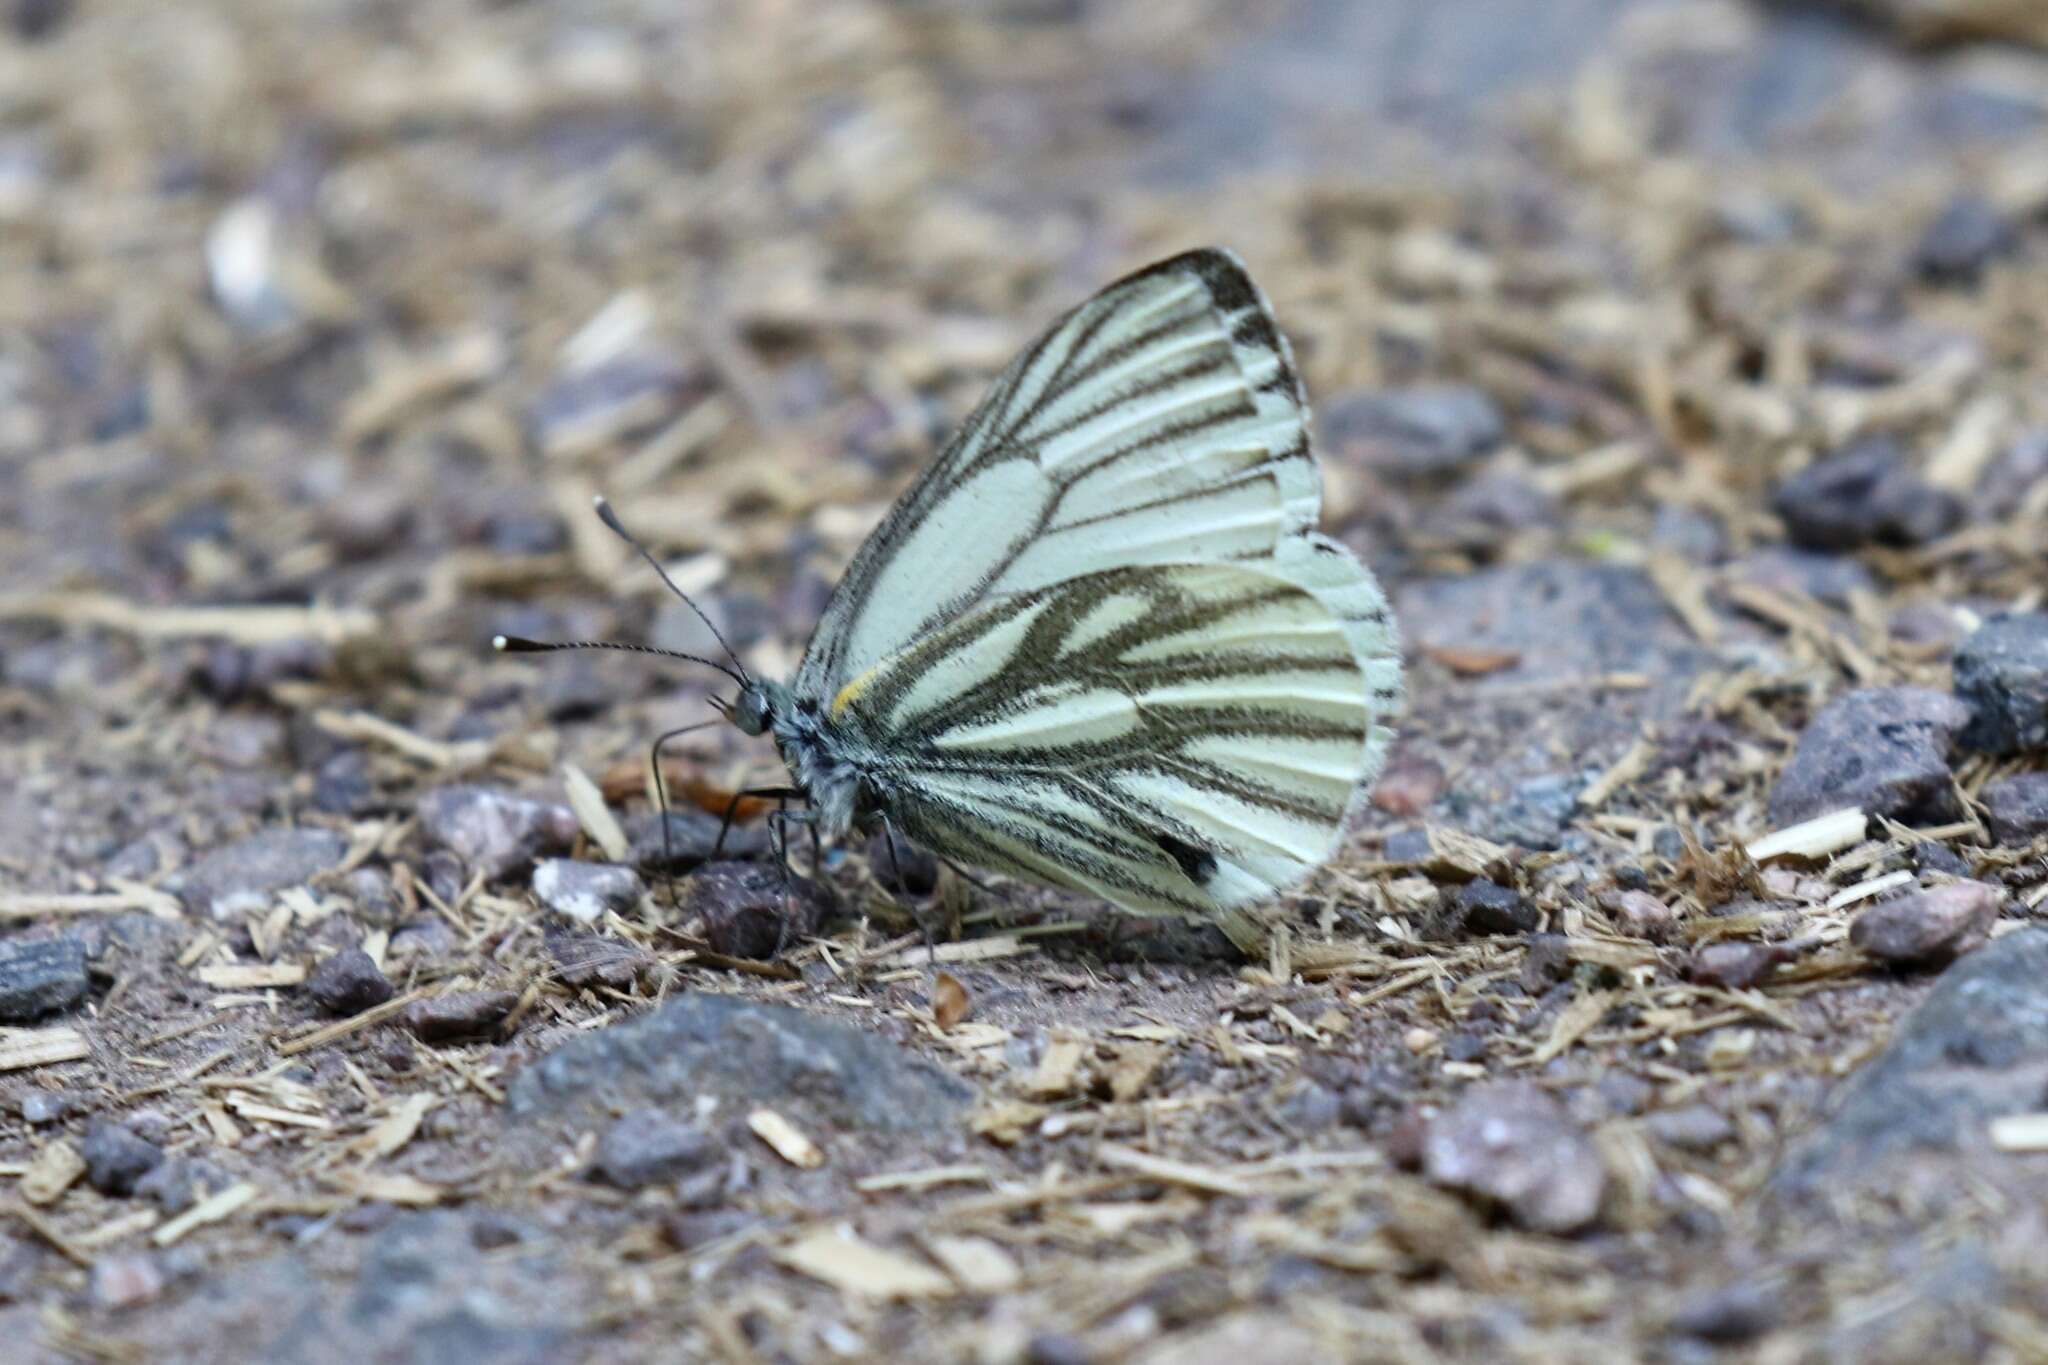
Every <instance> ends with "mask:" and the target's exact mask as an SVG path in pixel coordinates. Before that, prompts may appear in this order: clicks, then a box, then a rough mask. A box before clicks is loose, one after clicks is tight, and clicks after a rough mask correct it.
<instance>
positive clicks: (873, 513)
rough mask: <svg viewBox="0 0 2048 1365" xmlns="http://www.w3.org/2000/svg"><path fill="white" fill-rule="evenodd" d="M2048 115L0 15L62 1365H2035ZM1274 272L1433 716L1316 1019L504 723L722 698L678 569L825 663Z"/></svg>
mask: <svg viewBox="0 0 2048 1365" xmlns="http://www.w3.org/2000/svg"><path fill="white" fill-rule="evenodd" d="M2043 43H2048V34H2044V33H2043V31H2042V29H2041V26H2040V21H2039V19H2038V16H2037V15H2036V14H2035V13H2034V9H2033V7H2031V6H2028V5H2024V4H2019V3H2000V0H1864V2H1863V3H1858V4H1847V5H1839V6H1815V5H1805V4H1792V3H1785V4H1776V5H1767V6H1751V5H1748V4H1744V3H1738V0H1635V2H1634V3H1628V2H1627V0H1569V2H1568V3H1566V2H1564V0H1549V2H1547V3H1539V0H1515V2H1514V3H1479V0H1463V2H1462V3H1458V2H1453V3H1444V0H1435V2H1434V3H1427V4H1425V3H1419V0H1395V2H1393V3H1386V4H1376V5H1370V6H1363V5H1360V6H1351V5H1344V4H1341V3H1336V2H1335V0H1262V3H1257V4H1253V5H1226V4H1222V3H1219V0H1157V2H1156V3H1148V4H1146V5H1144V6H1118V5H1109V4H1091V3H1087V2H1086V0H1069V2H1067V3H1062V2H1061V0H994V2H992V3H984V4H961V3H949V2H948V0H899V2H898V3H882V2H881V0H810V2H809V3H802V4H799V3H796V0H765V2H764V3H759V4H752V5H747V6H723V5H713V4H708V3H691V4H680V5H679V4H673V3H668V4H652V3H638V4H636V3H629V2H628V0H612V2H610V3H591V4H587V5H576V6H570V5H550V4H542V3H528V4H484V3H455V2H454V0H421V3H416V4H412V5H407V6H390V5H380V4H372V3H365V2H363V0H295V2H294V3H291V4H279V3H275V0H272V2H271V3H254V2H253V0H248V2H227V3H220V4H216V5H212V6H203V7H167V6H158V5H150V4H143V3H139V2H138V0H73V2H71V3H66V0H14V3H12V4H11V5H7V6H0V1332H5V1333H6V1338H7V1339H8V1340H9V1341H10V1342H11V1343H15V1346H14V1347H13V1348H12V1351H11V1353H10V1359H15V1358H18V1359H23V1360H27V1361H42V1360H76V1359H83V1360H93V1361H117V1362H118V1361H131V1360H133V1361H141V1360H152V1361H154V1360H169V1361H185V1360H191V1361H199V1360H207V1361H213V1360H230V1359H232V1360H265V1361H289V1360H308V1361H326V1360H347V1361H351V1362H362V1361H380V1362H381V1361H428V1360H432V1361H437V1362H440V1361H461V1360H478V1361H482V1360H491V1361H500V1360H513V1361H517V1360H532V1361H561V1360H591V1361H625V1360H638V1359H723V1360H733V1361H812V1360H833V1359H886V1360H931V1361H956V1360H972V1361H981V1362H991V1363H992V1365H993V1363H996V1362H1035V1363H1038V1365H1052V1363H1053V1362H1071V1361H1088V1362H1127V1361H1128V1362H1146V1363H1156V1362H1166V1361H1174V1362H1186V1361H1193V1362H1203V1361H1230V1360H1237V1359H1245V1358H1258V1359H1311V1358H1313V1359H1372V1360H1399V1361H1435V1360H1463V1359H1472V1360H1529V1361H1547V1360H1553V1359H1588V1358H1591V1359H1662V1360H1671V1361H1691V1360H1709V1359H1720V1358H1730V1359H1755V1360H1764V1361H1780V1360H1786V1361H1789V1360H1804V1359H1852V1360H1859V1361H1861V1360H1899V1361H1912V1362H1924V1361H1928V1360H1960V1359H1980V1358H1981V1359H1992V1360H2011V1361H2025V1360H2039V1359H2043V1358H2048V1272H2044V1270H2043V1268H2042V1265H2041V1259H2040V1255H2039V1248H2040V1246H2041V1245H2043V1239H2044V1237H2048V1227H2044V1226H2043V1214H2042V1210H2044V1209H2048V1062H2044V1060H2043V1059H2044V1058H2048V928H2044V927H2042V926H2041V925H2040V924H2038V923H2037V921H2040V920H2043V919H2048V272H2044V271H2043V270H2042V268H2041V266H2042V262H2043V261H2044V259H2048V48H2044V47H2042V46H2039V45H2040V44H2043ZM2029 44H2035V46H2029ZM1211 241H1213V242H1219V243H1223V244H1227V245H1230V246H1232V247H1234V248H1236V249H1237V250H1238V251H1239V252H1240V253H1241V254H1242V255H1243V256H1244V257H1245V258H1246V259H1247V260H1248V261H1249V263H1250V264H1251V267H1252V269H1253V271H1254V273H1255V275H1256V276H1257V278H1259V279H1260V281H1261V282H1262V283H1263V285H1264V287H1265V288H1266V289H1267V291H1268V292H1269V293H1270V295H1271V296H1272V299H1273V302H1274V306H1275V309H1276V311H1277V313H1278V315H1279V318H1280V320H1281V322H1282V324H1283V325H1284V326H1285V327H1286V329H1287V331H1288V332H1289V335H1290V337H1291V338H1292V339H1293V341H1294V344H1295V348H1296V351H1297V355H1298V357H1299V359H1300V361H1301V365H1302V368H1303V371H1304V374H1305V377H1306V380H1307V383H1308V387H1309V390H1310V393H1311V396H1312V398H1313V401H1314V404H1315V407H1316V410H1317V412H1318V414H1319V424H1320V436H1321V449H1322V454H1323V464H1324V470H1325V485H1326V495H1325V527H1326V529H1327V530H1329V531H1330V532H1331V533H1332V534H1334V535H1337V536H1339V537H1340V538H1341V539H1343V540H1344V541H1346V542H1347V543H1348V544H1350V545H1352V546H1353V547H1354V548H1356V549H1357V550H1358V551H1359V552H1360V553H1361V554H1362V555H1364V556H1365V557H1366V558H1367V559H1368V560H1369V561H1370V562H1371V563H1372V565H1373V566H1374V568H1375V570H1376V571H1377V572H1378V573H1379V574H1380V576H1381V579H1382V581H1383V582H1384V583H1385V585H1386V586H1387V589H1388V591H1389V594H1390V596H1391V597H1392V598H1393V600H1394V603H1395V607H1396V610H1397V613H1398V615H1399V617H1400V620H1401V622H1402V626H1403V631H1404V635H1405V639H1406V645H1407V661H1408V670H1409V681H1410V691H1411V697H1412V701H1411V706H1410V711H1409V714H1408V715H1407V716H1406V717H1405V718H1403V720H1402V722H1401V725H1400V740H1399V742H1398V744H1397V746H1396V748H1395V750H1394V754H1393V758H1392V761H1391V763H1390V766H1389V769H1388V772H1387V774H1386V776H1385V777H1384V778H1383V779H1382V781H1381V782H1380V784H1379V787H1378V789H1377V791H1376V792H1375V795H1374V797H1373V800H1372V802H1371V805H1370V808H1369V809H1368V811H1367V812H1366V813H1365V815H1364V818H1363V820H1362V822H1361V824H1360V827H1359V828H1358V829H1357V830H1356V831H1355V834H1354V837H1353V838H1352V839H1351V841H1350V842H1349V843H1347V845H1346V848H1345V851H1344V852H1343V854H1342V855H1341V856H1340V857H1339V858H1338V859H1337V860H1336V861H1335V862H1334V863H1333V864H1332V866H1331V867H1330V868H1329V869H1328V870H1327V871H1326V872H1324V873H1322V874H1320V875H1319V876H1318V877H1317V878H1316V879H1314V880H1313V881H1312V882H1311V883H1310V884H1309V886H1308V887H1307V888H1306V889H1305V890H1304V891H1303V892H1302V893H1301V894H1299V895H1296V896H1292V897H1290V898H1289V899H1288V900H1287V902H1286V903H1284V904H1282V905H1280V906H1277V907H1275V908H1274V909H1273V911H1272V913H1271V914H1270V915H1268V916H1266V917H1265V920H1264V922H1263V923H1262V924H1261V926H1259V928H1260V932H1259V934H1258V936H1257V938H1256V941H1255V943H1254V946H1253V947H1252V948H1251V949H1250V950H1249V951H1248V950H1247V949H1246V948H1245V947H1243V946H1241V945H1240V943H1238V942H1234V941H1233V940H1232V939H1231V938H1229V937H1226V936H1225V935H1224V934H1223V933H1222V932H1221V931H1220V930H1219V929H1218V928H1217V927H1216V926H1208V925H1181V924H1154V923H1133V922H1128V921H1122V920H1119V919H1117V918H1115V917H1113V916H1111V915H1108V914H1107V913H1105V912H1103V911H1101V910H1100V908H1099V907H1096V906H1093V905H1090V904H1088V903H1086V902H1084V901H1080V900H1077V899H1075V898H1072V897H1063V896H1060V895H1056V894H1054V893H1051V892H1046V891H1041V890H1037V889H1033V888H1029V887H1023V886H1018V885H1015V884H1011V883H1007V882H1002V881H994V882H990V883H988V884H986V885H979V884H974V883H970V882H969V881H967V880H964V879H962V878H960V877H958V876H957V875H955V873H954V872H953V871H952V870H950V869H947V868H944V867H941V866H938V865H935V864H934V863H932V862H931V860H929V859H928V858H924V857H922V856H918V855H913V856H911V857H909V858H907V859H905V860H904V862H903V866H901V867H900V868H899V867H894V866H891V865H890V864H889V862H888V860H887V859H885V858H875V857H872V856H871V850H870V849H868V848H866V847H863V846H860V845H857V844H856V845H854V846H851V847H846V848H838V849H828V850H826V851H825V853H824V856H823V858H822V861H821V863H820V865H819V866H818V867H817V868H815V869H813V868H812V866H811V863H810V860H809V859H808V858H807V857H806V858H800V859H799V864H800V866H801V867H802V869H803V870H805V871H807V872H809V871H815V872H816V876H815V879H813V878H811V877H803V878H800V879H799V880H798V881H797V882H796V883H795V885H794V888H793V890H794V894H793V895H791V896H789V897H787V898H785V896H784V894H783V885H782V879H781V878H780V877H779V876H778V875H777V873H776V872H775V871H774V869H773V866H772V864H770V863H769V862H768V861H767V856H768V855H767V841H766V839H765V836H764V834H763V830H762V825H761V822H760V817H761V816H762V815H763V814H764V813H765V812H764V811H763V810H761V809H754V808H752V807H751V806H743V807H742V809H741V814H742V816H743V817H744V819H743V822H742V823H741V824H739V825H738V826H736V827H735V829H734V830H733V831H732V834H731V836H730V837H728V838H727V839H726V840H725V841H724V844H723V846H722V847H720V846H718V834H719V821H718V819H717V817H716V815H715V814H714V813H713V812H716V811H720V810H722V809H724V807H725V804H726V801H727V799H728V797H729V794H730V793H732V792H735V791H738V790H740V789H742V788H744V787H746V786H748V785H752V784H756V783H759V782H761V781H763V780H774V778H775V777H776V765H775V763H774V757H773V754H772V753H771V752H769V751H768V749H767V746H765V745H763V744H760V743H758V742H749V741H746V740H744V739H743V738H742V737H740V736H739V735H737V734H736V733H733V732H731V731H730V730H729V728H727V727H722V726H721V727H716V728H713V729H708V730H704V731H700V732H697V733H694V734H692V735H689V736H687V737H685V738H683V739H682V740H680V741H678V742H677V743H675V744H674V745H671V746H670V747H669V748H668V749H667V750H666V751H665V752H666V754H667V758H666V759H665V761H664V764H663V770H662V771H663V774H664V776H665V777H666V778H667V779H668V783H669V786H670V788H671V789H672V790H674V791H676V792H678V793H680V794H681V795H682V796H685V797H687V798H688V799H687V800H686V801H683V802H681V803H679V804H678V807H677V809H675V810H674V811H672V812H671V813H670V814H669V815H668V816H667V817H666V825H664V823H663V821H662V819H661V818H660V817H659V815H658V812H656V811H655V810H654V809H653V807H652V805H651V803H650V801H649V799H648V792H649V783H648V780H647V778H648V770H647V761H646V750H647V744H648V742H649V741H650V740H651V738H652V737H653V736H654V735H655V734H657V733H660V732H661V731H663V730H666V729H670V728H673V727H676V726H679V725H685V724H690V723H693V722H695V721H697V720H699V719H701V718H704V717H706V716H708V715H709V714H710V712H709V711H708V709H707V707H706V704H705V703H706V702H707V700H708V699H709V698H710V697H712V696H713V695H715V692H714V689H713V688H712V686H711V684H712V683H713V682H715V681H717V680H716V679H715V678H707V677H704V676H697V675H696V674H695V673H693V672H692V671H691V670H689V669H686V668H684V669H677V668H671V667H666V666H656V665H655V664H653V663H650V662H647V661H643V660H636V659H629V658H619V657H612V656H596V655H565V656H558V657H554V658H545V659H540V660H535V659H531V658H501V657H497V656H493V655H492V654H491V653H490V651H489V650H488V647H487V642H488V640H489V639H490V637H491V636H492V635H493V634H495V633H499V632H504V633H510V634H520V635H527V636H536V637H553V638H572V639H583V638H612V639H622V640H646V641H649V642H652V643H655V644H658V645H662V646H665V647H668V648H673V649H682V650H695V649H702V648H705V647H707V646H708V645H709V644H710V639H709V635H708V632H706V631H705V628H704V626H703V625H702V624H701V623H699V622H697V621H696V620H695V619H694V618H692V617H691V616H689V615H688V613H686V612H683V611H681V610H679V609H678V608H677V607H676V606H674V605H673V604H672V603H671V602H670V601H668V600H667V599H665V597H664V595H663V594H662V592H661V590H660V588H659V585H658V583H656V582H655V581H654V580H653V576H652V575H651V574H649V573H647V572H646V571H645V570H644V569H643V568H640V567H638V566H636V565H635V563H634V562H633V561H632V560H631V558H630V556H629V554H628V553H627V552H626V551H625V550H624V549H623V547H622V546H620V545H619V544H618V543H617V542H616V541H615V540H614V539H613V538H612V537H611V536H610V535H609V534H608V533H607V532H606V531H605V530H604V528H603V527H602V526H601V525H599V524H598V523H597V521H596V520H595V519H594V518H592V517H591V516H590V515H589V513H588V507H589V500H590V497H591V495H592V494H593V493H595V492H599V491H602V492H604V493H605V494H607V495H608V496H609V497H610V498H611V499H612V501H613V502H614V503H615V505H616V506H617V507H618V508H619V509H620V511H621V513H622V515H623V516H624V517H625V518H626V520H627V521H628V523H629V524H630V525H632V526H633V527H634V528H636V530H637V531H638V532H639V533H640V534H642V535H643V536H644V537H645V538H647V539H648V540H649V541H650V543H651V544H653V546H654V547H655V548H656V550H657V551H658V552H659V553H660V555H661V556H662V558H663V559H664V561H665V562H666V563H667V564H668V565H669V567H670V569H671V572H672V573H673V574H674V575H675V577H676V578H677V579H678V581H680V582H682V583H683V584H684V585H685V586H687V587H689V588H690V589H691V590H692V591H693V592H694V593H697V594H699V595H700V597H701V598H702V600H703V601H704V602H705V603H706V604H707V608H708V610H709V611H710V612H711V614H712V616H713V617H714V619H715V620H716V621H717V622H718V624H719V626H720V628H721V630H722V631H723V632H724V633H725V634H727V635H728V636H729V637H731V638H732V640H733V641H734V643H735V644H736V646H737V647H738V648H739V650H740V652H741V654H742V655H743V656H744V657H745V658H746V659H747V661H748V663H749V665H750V667H752V668H754V669H755V670H756V671H760V672H766V673H770V674H777V673H780V672H783V671H785V670H787V669H789V668H790V667H791V666H793V664H794V662H795V660H796V658H797V657H798V656H799V654H800V652H801V648H802V645H803V642H804V640H805V638H806V637H807V635H808V632H809V630H810V628H811V625H812V623H813V622H814V620H815V618H816V614H817V612H818V610H819V608H820V606H821V605H822V602H823V597H824V594H825V592H826V591H827V589H828V587H829V584H830V583H831V581H832V579H833V577H834V575H835V574H836V573H837V572H838V571H839V569H840V568H841V567H842V566H843V565H844V563H845V561H846V559H847V557H848V556H849V555H850V554H851V552H852V550H853V549H854V547H855V546H856V545H857V544H858V543H859V540H860V538H861V537H862V536H863V535H864V534H865V533H866V531H867V530H868V528H869V527H871V526H872V525H873V524H874V522H875V521H876V519H877V518H878V517H879V516H880V515H881V512H882V510H883V509H884V508H885V507H886V505H887V500H888V499H889V497H890V496H892V495H893V494H894V493H895V492H896V491H898V490H899V489H900V488H901V487H902V486H903V485H904V483H905V482H906V481H907V480H908V479H909V478H910V477H911V476H912V475H913V474H914V472H915V471H916V470H917V469H918V468H919V467H920V466H921V465H922V464H923V462H924V461H926V460H927V459H928V458H929V457H930V455H931V453H932V451H933V449H934V446H935V444H936V443H937V442H938V441H939V440H940V439H942V438H943V436H944V434H945V432H946V431H948V430H949V429H950V428H951V427H952V426H953V425H954V424H955V423H957V422H958V421H959V420H960V418H961V417H962V416H963V415H964V414H965V413H966V411H967V410H968V408H969V407H970V406H971V404H972V403H973V401H974V400H975V398H976V397H977V396H978V394H979V392H980V390H981V388H982V386H983V385H984V384H985V383H986V381H987V380H988V378H989V376H990V375H991V374H992V373H993V372H994V371H995V370H996V369H997V368H999V367H1000V366H1001V365H1002V363H1003V362H1004V361H1005V360H1006V358H1007V357H1008V355H1009V354H1010V353H1011V352H1012V351H1013V350H1014V349H1015V348H1016V347H1017V346H1019V345H1020V344H1022V343H1023V342H1025V341H1026V340H1028V339H1029V337H1030V336H1031V334H1032V332H1033V330H1034V328H1035V327H1037V326H1038V325H1039V324H1040V323H1042V322H1043V321H1044V320H1046V319H1047V318H1049V317H1051V316H1052V315H1053V314H1055V313H1056V312H1057V311H1059V310H1060V309H1062V308H1063V307H1065V306H1067V305H1068V304H1071V303H1072V302H1074V301H1076V300H1078V299H1079V298H1081V297H1083V296H1084V295H1085V294H1086V293H1088V292H1089V291H1091V290H1092V289H1094V288H1096V287H1098V286H1099V285H1101V284H1102V283H1104V282H1106V281H1107V280H1109V279H1111V278H1113V277H1114V276H1116V275H1117V274H1119V273H1122V272H1123V271H1124V270H1127V269H1130V268H1133V267H1136V266H1138V265H1141V264H1144V263H1145V262H1147V261H1149V260H1152V259H1156V258H1158V257H1161V256H1164V255H1167V254H1169V253H1171V252H1173V251H1175V250H1179V249H1182V248H1186V247H1189V246H1193V245H1197V244H1200V243H1204V242H1211ZM664 830H665V831H666V834H667V838H666V839H664V837H663V834H664ZM921 925H938V926H940V927H941V931H940V932H939V933H938V934H937V942H936V944H935V945H934V946H933V948H932V949H930V950H928V949H927V948H926V946H925V936H924V932H923V930H922V929H921V927H920V926H921ZM1239 937H1240V938H1242V937H1243V936H1242V935H1240V936H1239ZM778 950H779V951H778Z"/></svg>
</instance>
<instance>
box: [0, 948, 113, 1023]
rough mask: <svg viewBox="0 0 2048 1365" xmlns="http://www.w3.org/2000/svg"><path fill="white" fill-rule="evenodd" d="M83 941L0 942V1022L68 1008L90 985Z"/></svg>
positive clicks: (14, 1020) (12, 1021)
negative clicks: (86, 970)
mask: <svg viewBox="0 0 2048 1365" xmlns="http://www.w3.org/2000/svg"><path fill="white" fill-rule="evenodd" d="M85 956H86V954H85V944H83V943H82V942H80V941H79V940H77V939H75V938H46V939H38V940H35V941H32V942H21V941H14V942H6V943H0V1022H6V1023H20V1022H23V1021H25V1020H29V1019H34V1018H37V1017H38V1016H40V1015H45V1014H50V1013H53V1012H54V1011H57V1010H66V1009H70V1008H71V1007H72V1006H73V1005H75V1004H77V1003H78V1002H79V1001H81V1000H83V999H85V994H86V991H87V990H89V989H90V988H91V986H92V983H91V981H89V980H88V979H87V977H86V972H85Z"/></svg>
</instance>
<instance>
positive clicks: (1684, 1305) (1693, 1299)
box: [1671, 1284, 1785, 1346]
mask: <svg viewBox="0 0 2048 1365" xmlns="http://www.w3.org/2000/svg"><path fill="white" fill-rule="evenodd" d="M1784 1312H1785V1310H1784V1304H1783V1301H1782V1298H1781V1296H1780V1295H1779V1293H1778V1292H1777V1291H1776V1290H1775V1289H1772V1288H1770V1287H1769V1286H1767V1285H1759V1284H1734V1285H1728V1286H1726V1287H1724V1288H1721V1289H1715V1290H1710V1291H1708V1292H1706V1293H1703V1294H1693V1295H1691V1296H1689V1297H1687V1298H1686V1299H1685V1300H1684V1301H1683V1302H1681V1303H1680V1304H1679V1306H1678V1310H1677V1311H1676V1312H1675V1313H1673V1314H1672V1315H1671V1330H1672V1331H1673V1332H1675V1333H1677V1334H1678V1335H1680V1336H1686V1337H1697V1338H1698V1339H1699V1340H1701V1341H1711V1342H1714V1343H1715V1344H1717V1345H1722V1346H1732V1345H1737V1344H1739V1343H1741V1342H1745V1341H1754V1340H1755V1339H1756V1338H1758V1337H1760V1336H1762V1335H1764V1334H1765V1333H1766V1332H1768V1331H1770V1330H1771V1329H1772V1328H1774V1327H1776V1326H1777V1325H1778V1323H1779V1322H1780V1321H1781V1320H1782V1319H1783V1317H1784Z"/></svg>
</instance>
